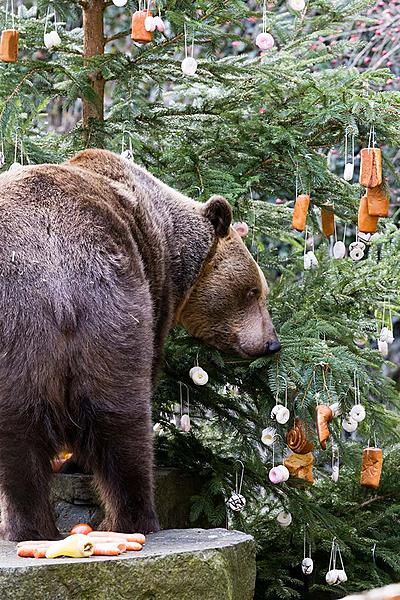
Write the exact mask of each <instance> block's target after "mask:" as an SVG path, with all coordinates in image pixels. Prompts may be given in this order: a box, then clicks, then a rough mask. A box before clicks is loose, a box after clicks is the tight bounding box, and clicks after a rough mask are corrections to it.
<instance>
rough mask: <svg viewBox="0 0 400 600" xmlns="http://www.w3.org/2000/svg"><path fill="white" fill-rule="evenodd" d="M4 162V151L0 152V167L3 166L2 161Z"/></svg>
mask: <svg viewBox="0 0 400 600" xmlns="http://www.w3.org/2000/svg"><path fill="white" fill-rule="evenodd" d="M5 162H6V157H5V156H4V152H0V169H1V167H4V163H5Z"/></svg>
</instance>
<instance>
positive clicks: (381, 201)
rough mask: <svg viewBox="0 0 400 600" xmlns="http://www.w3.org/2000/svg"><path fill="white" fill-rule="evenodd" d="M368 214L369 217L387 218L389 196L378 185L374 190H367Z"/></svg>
mask: <svg viewBox="0 0 400 600" xmlns="http://www.w3.org/2000/svg"><path fill="white" fill-rule="evenodd" d="M367 200H368V213H369V214H370V215H371V217H388V216H389V204H390V198H389V194H388V193H387V192H386V191H385V190H384V189H383V188H382V186H381V185H378V186H377V187H374V188H368V189H367Z"/></svg>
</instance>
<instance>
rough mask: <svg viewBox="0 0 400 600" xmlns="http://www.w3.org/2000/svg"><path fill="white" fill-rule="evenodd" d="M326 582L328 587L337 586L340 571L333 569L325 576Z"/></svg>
mask: <svg viewBox="0 0 400 600" xmlns="http://www.w3.org/2000/svg"><path fill="white" fill-rule="evenodd" d="M325 581H326V583H327V584H328V585H336V584H338V583H339V575H338V569H331V570H330V571H328V572H327V574H326V575H325Z"/></svg>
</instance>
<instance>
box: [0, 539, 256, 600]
mask: <svg viewBox="0 0 400 600" xmlns="http://www.w3.org/2000/svg"><path fill="white" fill-rule="evenodd" d="M255 577H256V562H255V543H254V540H253V538H252V537H251V536H249V535H245V534H244V533H240V532H238V531H227V530H226V529H208V530H204V529H181V530H180V529H172V530H169V531H162V532H160V533H156V534H152V535H149V536H148V538H147V543H146V546H145V548H144V549H143V550H142V551H141V552H138V553H128V554H125V555H123V556H119V557H115V558H108V557H94V558H89V559H67V558H65V559H58V560H46V559H29V558H19V557H18V556H17V555H16V545H15V544H14V543H11V542H0V598H1V600H78V599H79V600H89V599H95V600H122V599H124V600H252V598H253V595H254V586H255Z"/></svg>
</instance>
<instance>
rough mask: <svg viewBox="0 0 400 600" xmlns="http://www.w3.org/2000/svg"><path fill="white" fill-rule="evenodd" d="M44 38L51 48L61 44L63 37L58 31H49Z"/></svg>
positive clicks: (49, 48)
mask: <svg viewBox="0 0 400 600" xmlns="http://www.w3.org/2000/svg"><path fill="white" fill-rule="evenodd" d="M43 39H44V45H45V46H46V48H47V50H51V49H52V48H56V47H57V46H60V45H61V38H60V36H59V35H58V33H57V31H49V33H45V34H44V38H43Z"/></svg>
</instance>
